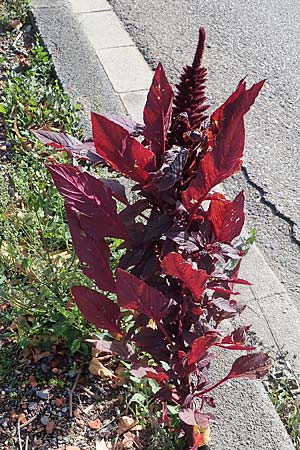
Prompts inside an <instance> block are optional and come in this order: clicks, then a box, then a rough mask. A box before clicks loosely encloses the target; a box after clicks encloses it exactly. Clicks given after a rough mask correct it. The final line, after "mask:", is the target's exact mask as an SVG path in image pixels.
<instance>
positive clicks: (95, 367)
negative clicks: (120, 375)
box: [89, 358, 116, 380]
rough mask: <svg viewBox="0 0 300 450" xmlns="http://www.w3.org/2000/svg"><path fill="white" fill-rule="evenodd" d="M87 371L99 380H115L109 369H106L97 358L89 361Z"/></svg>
mask: <svg viewBox="0 0 300 450" xmlns="http://www.w3.org/2000/svg"><path fill="white" fill-rule="evenodd" d="M89 371H90V373H91V374H93V375H97V376H98V377H101V378H110V379H111V380H113V379H115V378H116V377H115V375H114V373H113V372H112V371H111V370H110V369H107V367H105V366H104V365H103V364H102V363H101V362H100V361H99V360H98V359H97V358H92V359H91V362H90V365H89Z"/></svg>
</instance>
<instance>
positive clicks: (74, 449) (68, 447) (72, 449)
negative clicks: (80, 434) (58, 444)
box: [66, 445, 80, 450]
mask: <svg viewBox="0 0 300 450" xmlns="http://www.w3.org/2000/svg"><path fill="white" fill-rule="evenodd" d="M66 450H80V448H79V447H75V446H74V445H66Z"/></svg>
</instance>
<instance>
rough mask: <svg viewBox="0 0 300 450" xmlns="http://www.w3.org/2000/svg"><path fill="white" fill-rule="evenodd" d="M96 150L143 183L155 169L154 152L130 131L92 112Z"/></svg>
mask: <svg viewBox="0 0 300 450" xmlns="http://www.w3.org/2000/svg"><path fill="white" fill-rule="evenodd" d="M92 126H93V135H94V142H95V146H96V150H97V152H98V153H99V155H100V156H102V157H103V158H104V160H105V161H106V162H107V163H108V164H109V165H111V166H112V167H113V168H114V169H115V170H117V171H119V172H121V173H123V174H124V175H126V176H127V177H129V178H131V179H132V180H135V181H137V182H139V183H141V184H146V183H147V181H148V178H149V174H150V173H151V172H154V171H155V156H154V154H153V153H152V152H151V151H150V150H148V149H146V148H145V147H143V145H141V144H140V143H139V142H138V141H137V140H136V139H134V138H133V137H131V136H130V134H129V132H128V131H127V130H126V129H125V128H123V127H121V126H120V125H118V124H117V123H115V122H113V121H111V120H109V119H107V118H106V117H105V116H101V115H100V114H96V113H92Z"/></svg>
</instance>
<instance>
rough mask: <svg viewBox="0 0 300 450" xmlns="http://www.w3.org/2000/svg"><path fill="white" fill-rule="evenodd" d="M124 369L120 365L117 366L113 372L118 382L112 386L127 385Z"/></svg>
mask: <svg viewBox="0 0 300 450" xmlns="http://www.w3.org/2000/svg"><path fill="white" fill-rule="evenodd" d="M125 374H126V372H125V368H124V366H122V365H119V366H118V367H117V368H116V370H115V375H116V377H117V379H118V381H117V382H116V383H115V384H114V387H115V386H124V384H126V383H127V377H126V375H125Z"/></svg>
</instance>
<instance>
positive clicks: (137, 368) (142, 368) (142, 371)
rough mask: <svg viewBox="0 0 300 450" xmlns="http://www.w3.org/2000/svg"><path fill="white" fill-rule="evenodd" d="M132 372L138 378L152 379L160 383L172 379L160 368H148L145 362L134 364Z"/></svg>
mask: <svg viewBox="0 0 300 450" xmlns="http://www.w3.org/2000/svg"><path fill="white" fill-rule="evenodd" d="M130 372H131V373H132V375H134V376H135V377H138V378H152V379H153V380H156V381H157V382H158V383H161V382H162V381H167V380H169V379H170V377H169V375H168V374H167V373H166V371H165V370H164V369H163V368H162V367H160V366H148V365H145V364H144V363H143V362H138V363H136V364H134V366H133V367H132V368H131V370H130Z"/></svg>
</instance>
